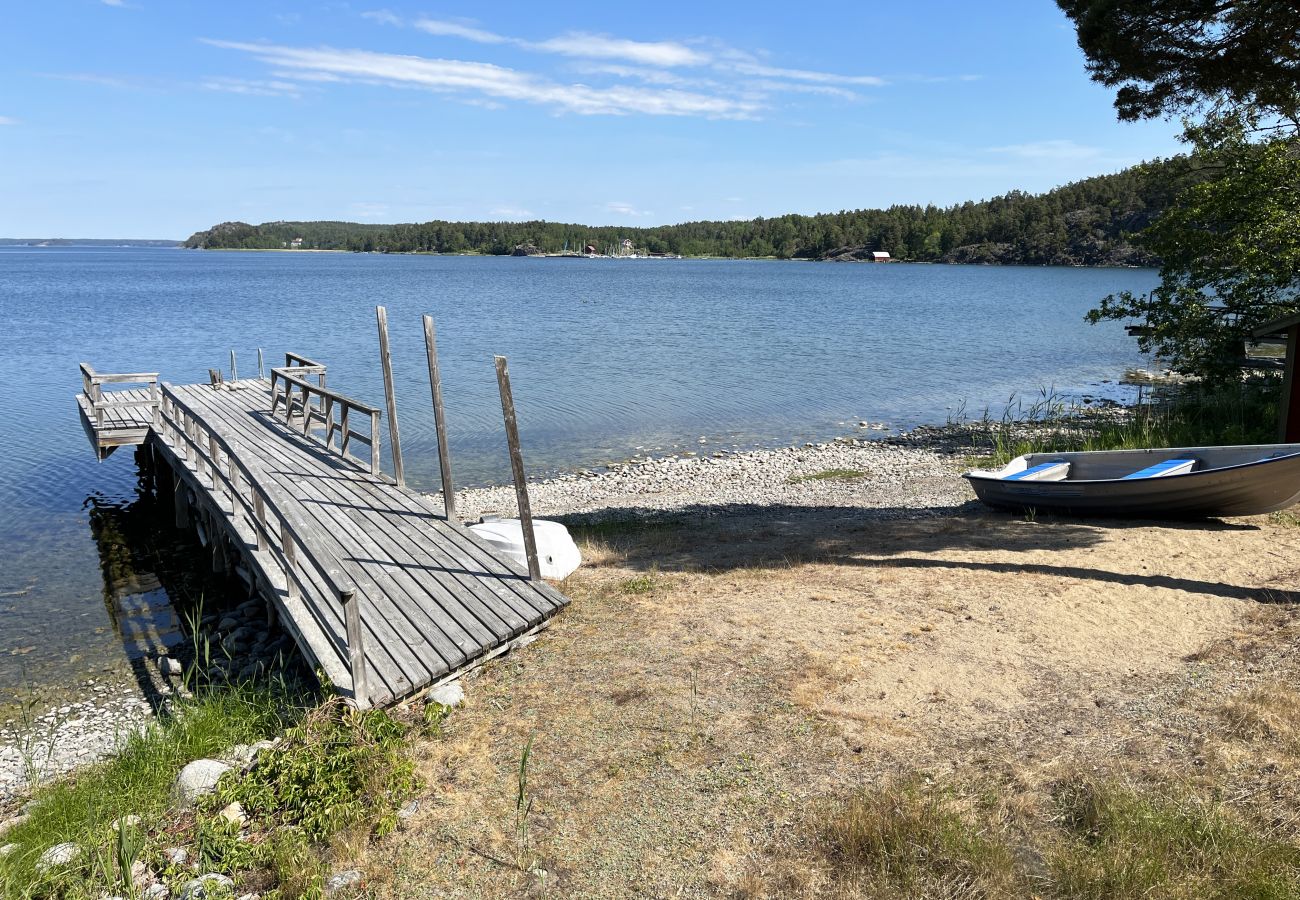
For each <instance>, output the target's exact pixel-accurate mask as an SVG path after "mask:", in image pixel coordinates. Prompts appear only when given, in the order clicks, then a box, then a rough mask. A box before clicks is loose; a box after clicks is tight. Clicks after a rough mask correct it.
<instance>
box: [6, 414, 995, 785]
mask: <svg viewBox="0 0 1300 900" xmlns="http://www.w3.org/2000/svg"><path fill="white" fill-rule="evenodd" d="M960 432H961V430H960V429H952V428H918V429H915V430H913V431H911V432H907V433H904V434H899V435H893V436H889V437H880V438H871V439H866V438H860V437H843V438H838V439H836V440H833V441H827V442H824V443H819V444H804V445H802V446H798V447H783V448H775V449H761V450H747V451H726V450H719V451H716V452H713V453H711V454H710V455H707V456H705V455H697V454H681V455H676V456H665V457H656V458H647V457H637V458H633V459H631V460H628V461H627V462H625V463H622V464H618V465H614V466H611V467H609V468H608V469H606V470H604V471H600V472H597V471H593V470H581V471H578V472H573V473H567V474H563V475H559V476H556V477H552V478H546V479H542V480H540V481H537V482H535V483H531V484H530V485H529V495H530V498H531V503H532V507H533V511H534V515H536V516H537V517H539V518H542V517H556V516H565V515H573V514H585V515H587V516H589V517H593V518H596V519H599V518H600V517H603V516H608V517H611V518H617V517H626V516H629V515H636V516H644V517H653V516H656V515H665V514H673V515H681V514H687V515H699V516H701V517H710V516H713V515H717V514H719V513H722V512H725V511H727V510H734V509H739V508H744V507H752V506H777V507H806V508H816V507H861V508H866V509H871V510H872V511H873V513H874V514H875V515H878V516H885V517H899V518H901V517H916V516H925V515H934V514H938V513H942V512H944V511H948V510H951V509H952V508H954V507H956V506H959V505H961V504H963V503H965V502H967V501H969V500H970V499H971V498H972V494H971V493H970V491H969V489H968V488H967V487H966V485H965V483H964V482H963V481H962V479H961V478H960V476H959V472H960V469H961V467H962V464H963V463H964V461H965V456H966V455H967V454H968V453H969V452H970V449H971V439H970V435H969V434H965V433H960ZM457 508H458V513H459V515H460V517H461V518H462V520H464V521H469V522H472V521H477V520H478V519H479V518H480V517H481V516H483V515H485V514H488V513H496V514H498V515H503V516H513V515H515V514H516V513H515V494H514V488H513V487H512V486H510V485H503V486H496V487H489V488H478V489H471V490H466V491H463V492H460V493H458V494H457ZM265 623H266V619H265V608H264V607H263V605H262V604H261V603H260V602H258V601H245V602H243V603H239V604H237V605H232V607H231V608H230V609H228V610H225V611H221V612H215V613H209V614H207V615H205V616H203V620H202V625H203V627H204V633H205V635H206V636H207V640H208V644H209V647H210V654H211V658H210V659H209V660H205V661H204V664H203V665H201V666H199V667H198V671H199V672H200V674H201V675H203V676H205V677H206V678H207V679H208V680H212V681H219V680H223V679H225V678H232V679H238V678H242V677H250V676H252V675H255V674H257V673H259V672H261V671H263V670H265V669H267V668H270V667H271V666H273V665H276V664H277V661H278V663H279V664H283V663H284V662H285V661H286V658H287V657H292V656H296V654H293V653H292V645H291V643H290V642H289V641H288V639H287V637H286V636H284V635H283V634H281V633H279V632H278V630H277V631H274V632H268V631H267V629H266V624H265ZM235 660H238V662H234V661H235ZM192 662H193V660H192V659H184V660H178V659H173V658H171V657H168V658H164V659H161V660H157V661H150V662H149V664H148V668H149V670H150V671H149V673H148V676H149V677H148V678H147V679H142V678H141V677H139V675H138V674H137V677H136V678H135V679H134V680H132V679H131V678H129V677H125V676H124V677H122V678H120V679H116V680H108V679H100V680H96V679H90V680H87V681H85V682H80V683H78V684H76V685H73V686H70V687H69V688H68V692H67V694H66V695H65V699H64V701H63V702H61V703H59V704H58V705H56V706H53V707H50V708H47V709H45V710H40V711H39V712H37V713H35V714H34V715H33V717H32V718H30V719H26V718H25V717H24V718H10V719H8V720H6V721H3V722H0V808H4V807H5V806H6V805H9V804H11V803H12V802H13V801H14V800H15V798H18V797H20V796H22V795H23V794H24V793H25V792H26V791H27V789H28V787H29V781H30V780H31V778H32V777H33V776H36V777H37V778H38V780H39V779H46V778H52V777H57V776H59V775H63V774H66V773H68V772H71V771H73V770H75V769H77V768H79V767H81V766H84V765H89V764H91V763H94V762H96V761H98V760H101V759H103V758H105V757H106V756H108V755H110V754H112V753H113V752H114V751H116V750H117V749H118V748H119V747H121V746H122V743H123V742H124V741H125V740H126V739H127V738H128V737H129V736H130V735H131V734H132V733H134V732H136V731H138V730H139V729H141V728H143V727H145V726H146V725H147V723H148V722H150V721H151V720H152V718H153V717H154V716H155V715H156V710H158V709H160V708H164V707H165V705H166V703H167V701H168V698H169V697H170V696H172V695H173V694H174V693H179V692H182V691H183V690H184V686H183V685H182V684H181V674H182V672H183V671H186V670H188V669H189V668H190V666H191V664H192ZM142 681H145V682H148V683H141V682H142Z"/></svg>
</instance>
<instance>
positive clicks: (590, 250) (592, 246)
mask: <svg viewBox="0 0 1300 900" xmlns="http://www.w3.org/2000/svg"><path fill="white" fill-rule="evenodd" d="M582 252H583V253H587V254H592V255H594V254H596V253H599V252H600V251H599V250H597V249H596V245H595V244H588V245H587V246H585V247H583V248H582Z"/></svg>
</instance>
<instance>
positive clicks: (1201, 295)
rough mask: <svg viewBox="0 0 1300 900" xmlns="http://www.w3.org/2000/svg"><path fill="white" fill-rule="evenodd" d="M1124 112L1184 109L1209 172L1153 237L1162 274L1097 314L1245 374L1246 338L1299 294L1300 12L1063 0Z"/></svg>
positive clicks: (1207, 364)
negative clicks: (1132, 322)
mask: <svg viewBox="0 0 1300 900" xmlns="http://www.w3.org/2000/svg"><path fill="white" fill-rule="evenodd" d="M1057 3H1058V5H1059V6H1060V7H1061V9H1062V10H1064V11H1065V13H1066V15H1067V16H1069V17H1070V19H1071V20H1073V21H1074V23H1075V24H1076V26H1077V27H1078V34H1079V46H1080V48H1081V49H1082V50H1083V51H1084V53H1085V54H1086V55H1087V57H1088V71H1089V72H1090V73H1091V74H1092V77H1093V78H1094V79H1095V80H1097V81H1099V82H1101V83H1102V84H1105V85H1107V86H1110V87H1115V88H1118V90H1117V93H1116V97H1115V107H1116V110H1117V111H1118V113H1119V118H1120V119H1126V120H1135V119H1143V118H1152V117H1155V116H1160V115H1165V116H1171V115H1175V114H1189V115H1190V114H1192V113H1195V114H1198V115H1199V116H1201V120H1200V121H1199V122H1196V123H1194V122H1191V121H1188V120H1184V124H1185V126H1186V129H1185V131H1184V135H1183V137H1184V140H1186V141H1187V142H1189V143H1191V144H1192V145H1193V147H1194V152H1193V154H1192V161H1193V170H1194V172H1195V173H1196V174H1197V175H1198V176H1199V177H1195V178H1193V179H1191V183H1190V185H1189V186H1187V187H1185V188H1184V189H1183V191H1182V192H1181V193H1180V194H1179V195H1178V196H1177V198H1176V199H1175V200H1174V202H1173V203H1172V204H1171V205H1170V207H1169V208H1168V209H1167V210H1166V211H1165V213H1164V214H1163V215H1162V216H1161V217H1160V218H1158V219H1157V220H1156V221H1155V222H1154V223H1153V224H1152V225H1151V226H1150V227H1149V228H1148V229H1147V230H1146V231H1145V232H1144V234H1143V235H1142V236H1141V241H1142V243H1143V245H1144V246H1145V247H1146V248H1147V249H1148V250H1149V251H1150V252H1151V253H1153V254H1154V255H1156V256H1158V257H1159V258H1160V259H1161V260H1162V266H1161V271H1160V276H1161V281H1160V286H1159V287H1158V288H1156V289H1155V290H1153V291H1152V292H1150V293H1149V294H1143V295H1135V294H1131V293H1122V294H1118V295H1112V296H1109V297H1106V298H1105V299H1103V300H1102V302H1101V305H1100V307H1099V308H1097V309H1096V310H1093V311H1092V313H1090V314H1089V318H1090V319H1091V320H1092V321H1094V322H1096V321H1099V320H1101V319H1138V320H1140V321H1142V322H1143V323H1144V324H1145V325H1146V326H1147V332H1146V335H1145V336H1144V337H1142V338H1140V344H1141V346H1142V347H1143V349H1144V350H1152V351H1155V352H1156V353H1158V354H1159V355H1160V356H1161V357H1163V358H1164V359H1165V360H1166V361H1167V362H1168V363H1169V364H1170V365H1171V366H1172V367H1173V368H1175V369H1176V370H1178V371H1182V372H1185V373H1188V374H1194V375H1200V376H1203V377H1205V378H1207V379H1210V380H1226V379H1229V378H1235V377H1237V374H1238V372H1239V368H1238V365H1237V362H1238V358H1239V356H1240V354H1241V348H1242V341H1243V340H1244V339H1245V338H1246V337H1248V336H1249V334H1250V331H1251V330H1252V329H1253V328H1254V327H1255V326H1257V325H1259V324H1261V323H1263V322H1264V321H1266V320H1268V319H1270V318H1273V317H1275V316H1278V315H1281V314H1284V313H1287V312H1291V311H1293V310H1295V309H1296V308H1297V307H1300V296H1298V294H1297V286H1300V118H1298V117H1297V109H1300V14H1298V11H1297V8H1296V6H1295V4H1294V2H1278V0H1242V2H1225V0H1057Z"/></svg>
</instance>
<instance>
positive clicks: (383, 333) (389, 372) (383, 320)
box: [375, 306, 406, 485]
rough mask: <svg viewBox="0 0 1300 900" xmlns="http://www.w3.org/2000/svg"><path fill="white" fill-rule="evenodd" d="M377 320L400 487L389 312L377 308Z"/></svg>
mask: <svg viewBox="0 0 1300 900" xmlns="http://www.w3.org/2000/svg"><path fill="white" fill-rule="evenodd" d="M375 318H376V320H377V321H378V322H379V364H380V365H381V366H382V367H383V369H384V398H385V399H386V400H387V401H388V439H389V440H390V441H392V444H393V478H394V479H396V481H397V483H398V484H399V485H405V484H406V474H405V472H404V471H403V470H402V438H401V435H400V434H399V433H398V431H397V398H396V397H395V396H393V357H392V354H390V353H389V352H388V310H386V309H384V308H383V307H382V306H376V307H375Z"/></svg>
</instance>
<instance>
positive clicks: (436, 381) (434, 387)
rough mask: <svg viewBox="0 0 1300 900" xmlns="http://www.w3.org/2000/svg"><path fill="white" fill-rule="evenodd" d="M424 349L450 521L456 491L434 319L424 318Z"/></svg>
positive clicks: (443, 486) (452, 515)
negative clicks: (452, 476) (426, 357)
mask: <svg viewBox="0 0 1300 900" xmlns="http://www.w3.org/2000/svg"><path fill="white" fill-rule="evenodd" d="M424 349H425V353H426V355H428V357H429V391H430V392H431V393H432V394H433V427H434V429H435V430H436V431H437V432H438V469H439V471H440V472H441V473H442V505H443V508H444V509H445V510H446V511H447V519H448V521H451V520H454V519H455V518H456V489H455V488H454V487H452V483H451V448H450V447H448V446H447V413H446V412H445V411H444V410H443V407H442V375H441V374H440V373H439V371H438V344H437V336H436V334H435V333H434V327H433V317H432V316H425V317H424Z"/></svg>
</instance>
